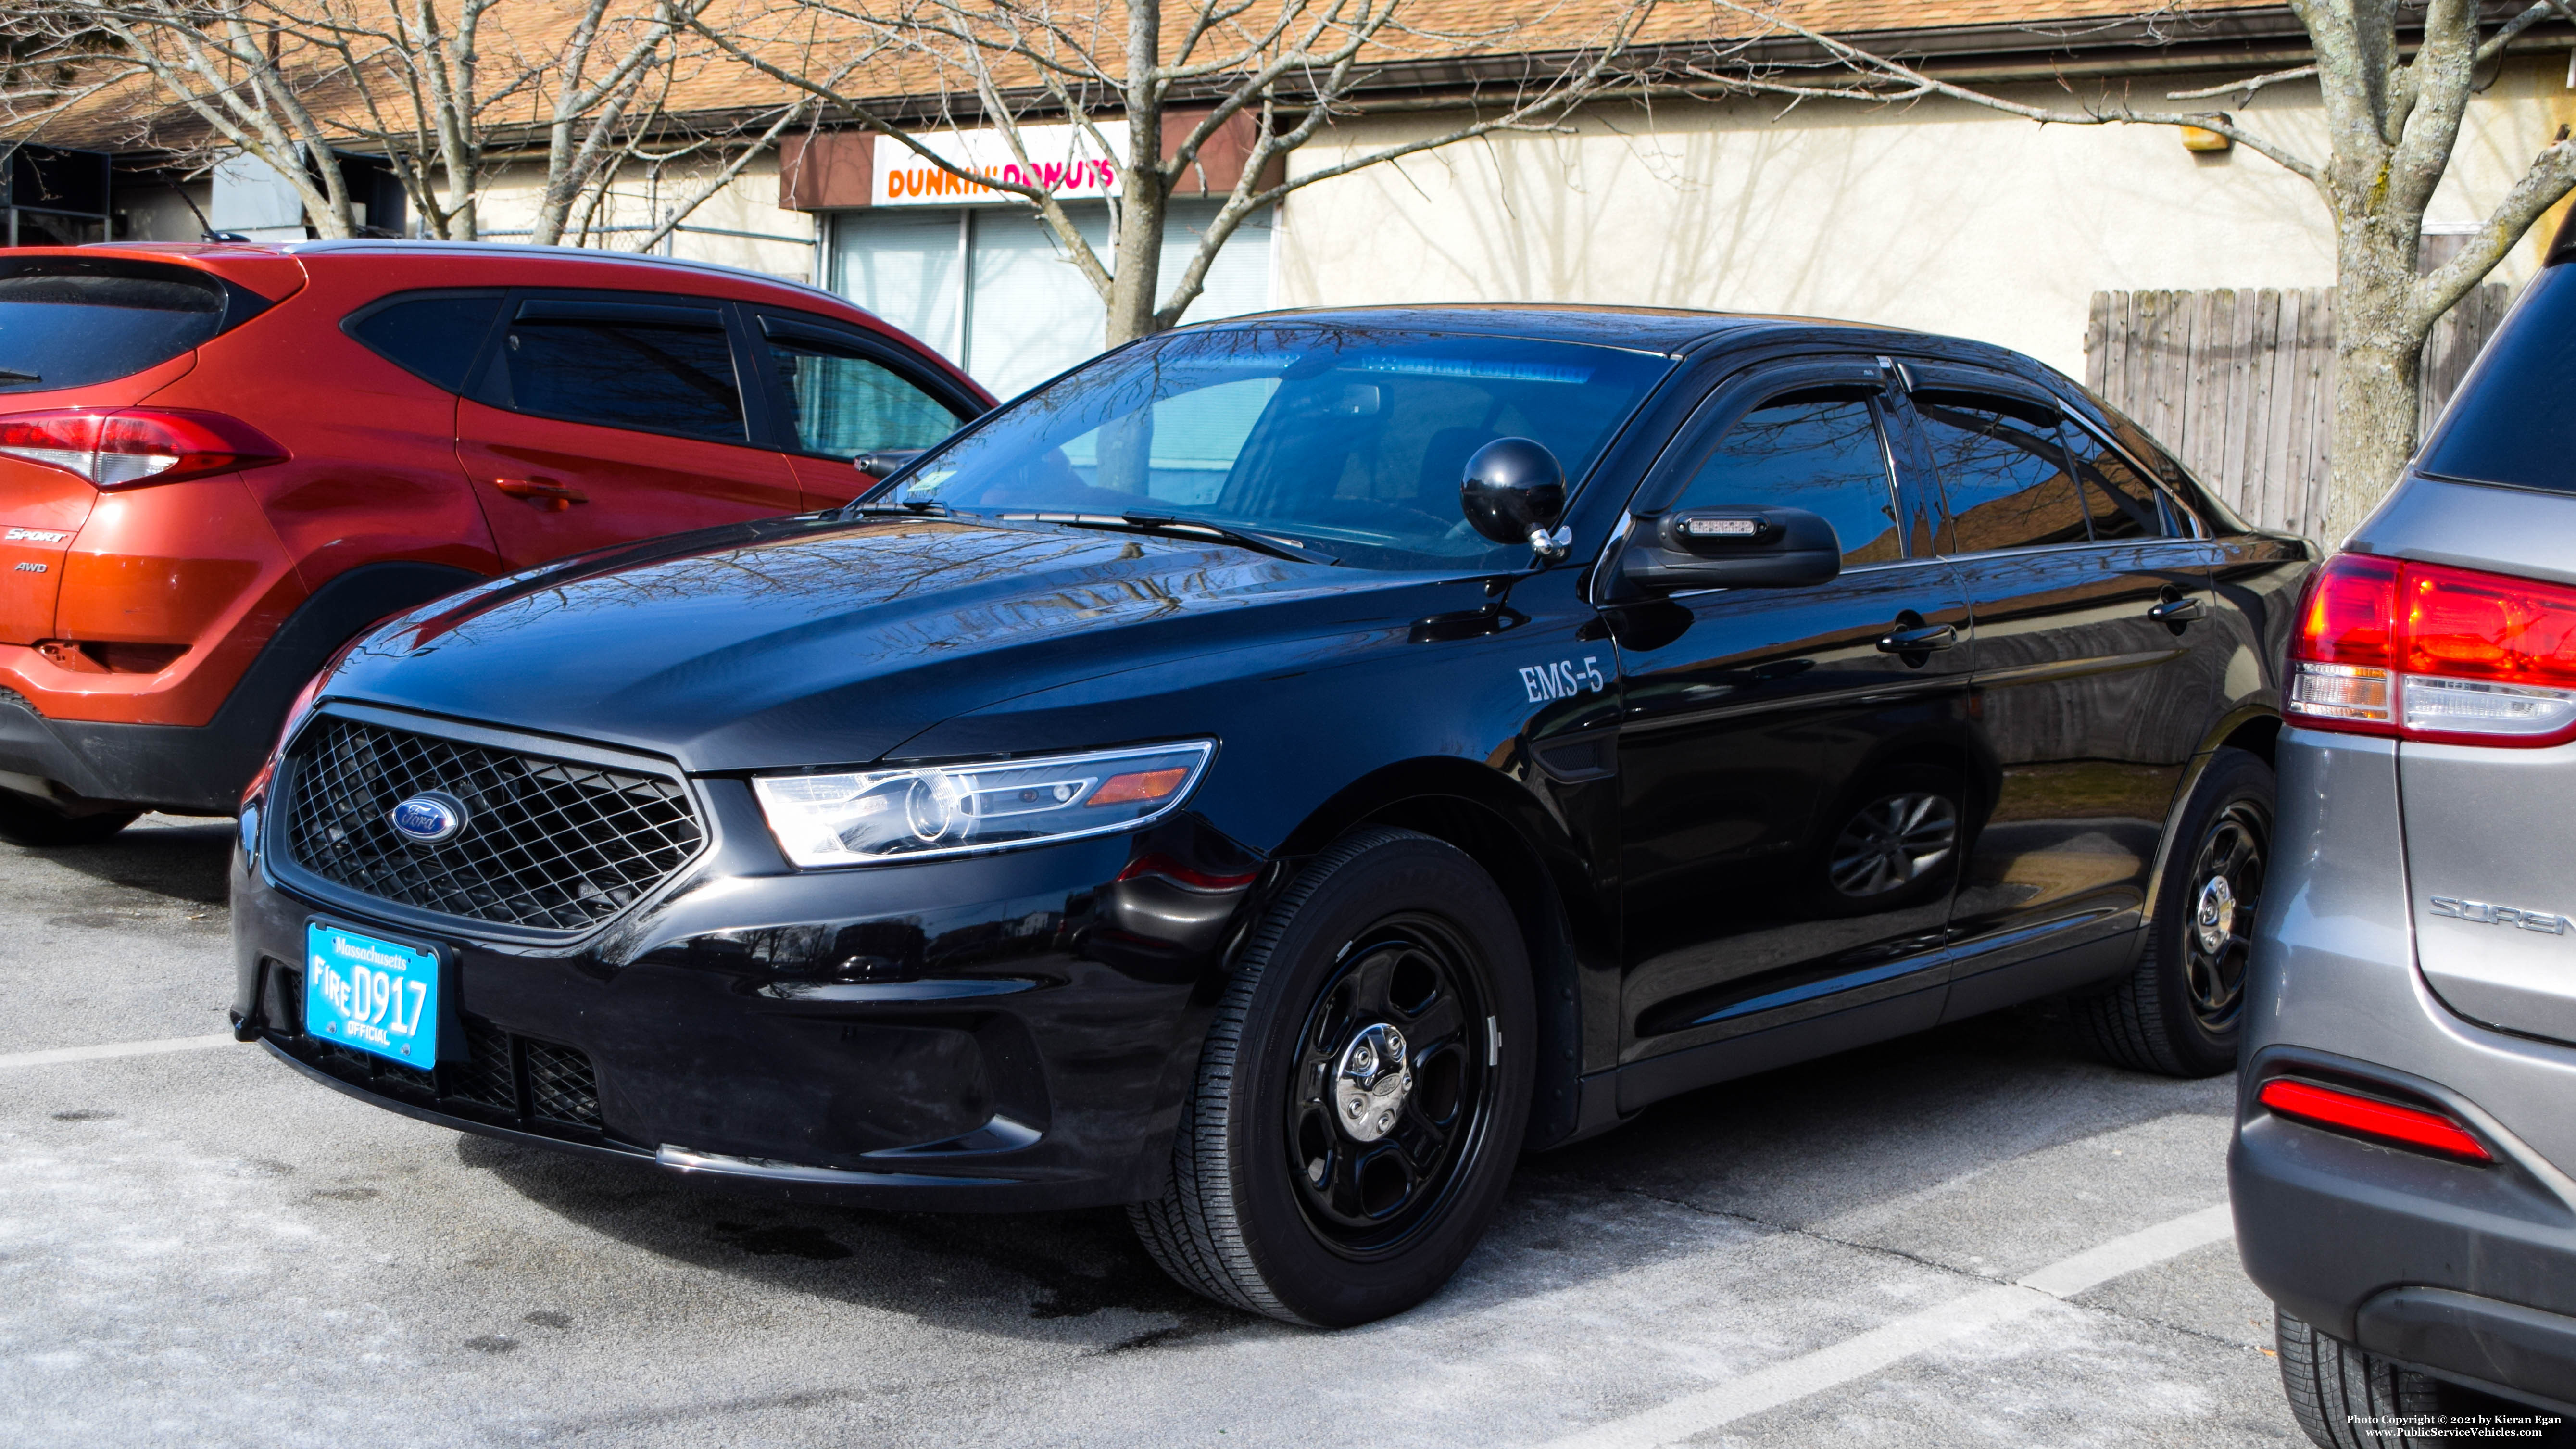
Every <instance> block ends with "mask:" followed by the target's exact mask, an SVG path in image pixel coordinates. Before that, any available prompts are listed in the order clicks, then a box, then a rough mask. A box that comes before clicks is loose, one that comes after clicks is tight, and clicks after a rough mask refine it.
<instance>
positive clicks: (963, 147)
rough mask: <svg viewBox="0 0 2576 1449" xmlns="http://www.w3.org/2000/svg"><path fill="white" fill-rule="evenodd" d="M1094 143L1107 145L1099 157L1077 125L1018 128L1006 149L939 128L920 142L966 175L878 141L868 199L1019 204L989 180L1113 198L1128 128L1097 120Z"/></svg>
mask: <svg viewBox="0 0 2576 1449" xmlns="http://www.w3.org/2000/svg"><path fill="white" fill-rule="evenodd" d="M1099 133H1100V138H1101V139H1102V140H1106V141H1107V142H1108V143H1109V146H1110V154H1106V155H1104V154H1102V152H1101V149H1100V146H1099V144H1098V143H1097V142H1095V141H1094V140H1093V138H1092V136H1091V134H1090V132H1089V131H1088V130H1086V129H1084V128H1081V127H1075V126H1023V127H1021V128H1020V150H1021V152H1022V153H1024V154H1025V155H1026V156H1027V159H1026V160H1025V161H1023V160H1022V159H1021V158H1020V156H1019V155H1014V154H1013V153H1012V151H1011V143H1010V141H1009V139H1008V138H1007V137H1005V136H1004V135H1003V134H1002V133H1001V132H1000V131H998V130H992V131H942V132H934V133H931V134H927V135H924V136H921V137H919V138H918V139H919V140H920V141H921V144H922V145H923V146H924V147H926V148H928V149H929V150H930V151H931V152H933V153H934V154H936V155H938V156H939V157H940V158H941V159H943V160H945V161H947V162H949V163H950V164H951V165H954V166H955V167H956V168H957V171H963V172H965V173H967V174H966V175H964V176H960V175H958V174H957V172H956V171H950V170H948V169H946V168H944V167H940V166H935V165H932V164H931V163H930V162H929V161H928V160H926V159H924V158H923V156H922V155H921V153H920V152H918V151H915V150H913V149H912V148H911V147H910V146H907V145H905V144H903V143H902V142H901V141H898V140H896V139H895V138H893V137H892V136H879V137H877V138H876V155H875V157H874V158H873V159H874V161H875V166H874V168H873V169H874V171H875V173H876V174H875V175H874V176H873V177H872V178H870V181H869V189H870V190H871V191H872V192H873V193H874V194H873V196H872V197H871V200H872V201H873V202H874V203H875V204H876V205H878V206H972V205H975V204H977V203H979V202H983V203H992V202H1011V203H1017V204H1025V203H1023V202H1022V199H1021V197H1020V196H1019V194H1018V193H1016V192H1011V191H1004V190H1002V189H1000V188H999V187H996V186H995V185H993V184H992V183H994V182H996V181H1000V182H1005V183H1008V184H1010V185H1014V186H1035V187H1039V188H1042V189H1043V190H1046V191H1048V192H1051V193H1053V194H1054V195H1056V196H1058V197H1060V198H1062V199H1065V200H1068V201H1070V200H1075V199H1078V198H1087V197H1105V196H1115V195H1117V194H1118V165H1119V163H1118V156H1119V155H1121V154H1123V153H1124V151H1125V150H1126V146H1127V123H1126V122H1124V121H1103V122H1101V123H1100V126H1099Z"/></svg>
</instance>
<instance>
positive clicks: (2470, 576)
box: [2285, 553, 2576, 745]
mask: <svg viewBox="0 0 2576 1449" xmlns="http://www.w3.org/2000/svg"><path fill="white" fill-rule="evenodd" d="M2289 684H2290V689H2289V699H2288V700H2287V701H2286V703H2285V712H2286V713H2287V714H2288V715H2289V717H2290V719H2291V721H2292V722H2293V723H2296V724H2301V725H2306V726H2308V727H2310V728H2312V729H2328V730H2349V731H2354V732H2357V733H2361V734H2377V735H2396V736H2400V737H2402V738H2405V739H2411V740H2446V741H2453V742H2458V743H2464V744H2480V745H2552V744H2558V743H2560V742H2562V741H2564V740H2567V739H2569V738H2576V587H2571V586H2569V585H2566V584H2551V583H2541V582H2539V581H2537V580H2533V579H2519V578H2513V577H2511V576H2509V575H2505V574H2490V573H2480V572H2478V571H2476V570H2473V569H2459V568H2451V567H2448V566H2446V565H2443V564H2428V563H2416V562H2413V561H2412V560H2398V559H2386V558H2375V557H2372V556H2371V555H2369V554H2357V553H2346V554H2337V555H2335V556H2334V557H2333V558H2331V559H2328V560H2326V565H2325V567H2324V568H2322V569H2319V570H2318V571H2317V575H2316V577H2315V578H2313V579H2311V580H2309V582H2308V589H2307V593H2306V595H2305V597H2303V598H2302V599H2301V600H2300V604H2299V632H2298V635H2297V637H2296V638H2294V639H2293V640H2292V641H2291V644H2290V681H2289Z"/></svg>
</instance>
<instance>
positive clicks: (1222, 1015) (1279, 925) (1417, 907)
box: [1129, 827, 1535, 1327]
mask: <svg viewBox="0 0 2576 1449" xmlns="http://www.w3.org/2000/svg"><path fill="white" fill-rule="evenodd" d="M1534 1014H1535V1008H1534V1006H1533V1004H1532V1000H1531V994H1530V980H1529V963H1528V959H1527V954H1526V952H1525V951H1524V950H1523V947H1522V944H1521V938H1520V931H1519V928H1518V926H1517V924H1516V923H1515V921H1514V918H1513V915H1512V909H1511V905H1510V903H1509V902H1508V901H1506V900H1505V899H1504V898H1503V895H1502V892H1501V891H1500V890H1499V889H1497V888H1496V887H1495V885H1494V882H1493V880H1492V879H1491V878H1490V877H1488V876H1487V875H1486V874H1485V873H1484V871H1483V870H1481V869H1479V868H1478V867H1477V865H1476V863H1475V862H1474V861H1472V860H1470V859H1469V858H1468V857H1467V856H1466V855H1465V854H1463V853H1461V852H1460V851H1458V850H1457V849H1456V848H1455V847H1452V846H1450V845H1448V844H1446V843H1444V842H1441V841H1438V840H1434V839H1432V838H1431V837H1429V836H1426V835H1419V834H1415V833H1414V832H1412V831H1406V830H1391V829H1385V828H1378V827H1371V828H1366V829H1362V830H1359V831H1356V832H1354V833H1352V834H1350V835H1348V836H1345V837H1343V838H1342V839H1341V840H1339V841H1336V842H1335V843H1334V844H1333V845H1331V846H1330V847H1328V848H1326V849H1325V850H1324V851H1323V852H1322V853H1321V854H1319V855H1318V856H1316V857H1315V859H1314V860H1313V861H1311V862H1309V863H1308V865H1307V866H1306V868H1305V869H1304V870H1303V871H1302V872H1300V873H1299V875H1298V877H1297V879H1296V881H1295V882H1294V883H1293V884H1292V885H1290V887H1289V888H1288V890H1287V892H1286V894H1285V895H1284V896H1283V897H1282V898H1281V900H1280V901H1279V903H1278V904H1277V905H1276V906H1274V907H1273V908H1272V909H1271V911H1270V914H1269V915H1268V917H1267V918H1266V919H1265V920H1264V921H1263V923H1262V925H1261V926H1260V928H1259V929H1258V930H1256V931H1255V932H1254V934H1253V936H1252V939H1251V940H1250V942H1249V943H1248V944H1247V945H1246V947H1245V949H1244V953H1243V957H1242V959H1241V961H1240V962H1239V964H1238V965H1237V967H1236V971H1235V976H1234V981H1233V984H1232V986H1231V988H1230V989H1229V990H1228V991H1227V993H1226V996H1225V999H1224V1001H1223V1002H1222V1003H1221V1004H1220V1005H1219V1007H1218V1009H1217V1014H1216V1019H1215V1021H1214V1023H1213V1024H1212V1025H1211V1027H1210V1028H1209V1032H1208V1038H1207V1044H1206V1046H1205V1047H1204V1048H1203V1049H1202V1051H1201V1055H1200V1059H1199V1070H1198V1078H1197V1081H1196V1083H1195V1084H1194V1086H1193V1089H1192V1090H1191V1092H1190V1094H1189V1096H1188V1098H1187V1099H1186V1100H1185V1101H1184V1102H1183V1104H1182V1110H1181V1122H1180V1129H1179V1132H1178V1134H1177V1136H1176V1139H1175V1141H1174V1144H1173V1150H1172V1181H1171V1184H1170V1186H1169V1187H1168V1188H1166V1189H1165V1191H1164V1193H1163V1195H1162V1196H1161V1197H1160V1198H1158V1199H1156V1200H1155V1201H1152V1202H1148V1203H1141V1204H1138V1205H1136V1206H1135V1207H1133V1208H1131V1209H1130V1210H1129V1212H1130V1216H1131V1218H1132V1220H1133V1221H1134V1223H1135V1226H1136V1231H1137V1235H1138V1236H1139V1237H1141V1238H1142V1239H1143V1240H1144V1243H1145V1247H1146V1249H1147V1251H1148V1252H1150V1253H1152V1255H1153V1257H1154V1261H1156V1262H1157V1263H1160V1264H1161V1265H1162V1266H1163V1269H1164V1271H1166V1272H1168V1273H1170V1274H1171V1275H1172V1276H1173V1277H1174V1278H1175V1279H1178V1280H1179V1281H1180V1282H1181V1283H1182V1284H1184V1285H1186V1286H1188V1287H1190V1288H1193V1289H1195V1290H1197V1291H1198V1292H1200V1293H1203V1294H1206V1295H1207V1296H1208V1297H1210V1298H1213V1299H1216V1300H1217V1301H1219V1302H1221V1303H1230V1304H1233V1305H1234V1306H1236V1307H1239V1308H1244V1309H1249V1310H1251V1311H1252V1312H1255V1313H1264V1314H1268V1315H1269V1316H1271V1317H1273V1318H1278V1319H1283V1320H1286V1321H1288V1322H1291V1323H1304V1324H1312V1325H1317V1326H1322V1327H1341V1326H1345V1325H1349V1324H1355V1323H1366V1322H1368V1321H1370V1320H1371V1319H1376V1318H1383V1317H1385V1316H1386V1315H1388V1314H1390V1313H1398V1312H1402V1311H1403V1310H1404V1309H1407V1308H1410V1307H1412V1306H1413V1305H1414V1304H1416V1303H1419V1302H1421V1301H1422V1300H1423V1299H1425V1298H1428V1297H1429V1296H1431V1294H1432V1293H1434V1292H1436V1291H1438V1289H1439V1288H1440V1286H1441V1285H1442V1284H1443V1283H1445V1282H1447V1281H1448V1280H1449V1277H1450V1275H1451V1274H1452V1273H1454V1272H1456V1271H1457V1268H1458V1265H1459V1263H1460V1262H1462V1261H1464V1260H1465V1258H1466V1256H1467V1253H1468V1251H1469V1250H1470V1249H1472V1248H1473V1247H1474V1246H1475V1244H1476V1240H1477V1238H1478V1237H1479V1236H1481V1235H1482V1234H1483V1232H1484V1230H1485V1225H1486V1223H1487V1222H1488V1221H1489V1220H1490V1219H1491V1218H1492V1216H1493V1213H1494V1209H1495V1207H1496V1206H1497V1205H1498V1204H1499V1203H1500V1201H1501V1199H1502V1194H1503V1189H1504V1187H1505V1186H1506V1184H1507V1183H1508V1182H1509V1181H1510V1178H1511V1171H1512V1164H1513V1161H1514V1160H1515V1158H1517V1157H1518V1155H1519V1152H1520V1145H1521V1135H1522V1131H1523V1128H1524V1126H1525V1124H1526V1122H1527V1119H1528V1114H1529V1095H1530V1074H1531V1062H1532V1060H1533V1056H1532V1049H1533V1046H1534V1042H1533V1040H1532V1037H1533V1033H1532V1031H1531V1028H1530V1022H1531V1021H1532V1020H1533V1017H1534Z"/></svg>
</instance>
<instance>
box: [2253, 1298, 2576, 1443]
mask: <svg viewBox="0 0 2576 1449" xmlns="http://www.w3.org/2000/svg"><path fill="white" fill-rule="evenodd" d="M2272 1334H2273V1339H2274V1341H2275V1342H2276V1343H2277V1344H2278V1345H2279V1348H2280V1354H2281V1388H2282V1390H2283V1391H2284V1392H2285V1393H2287V1394H2288V1395H2289V1397H2290V1415H2291V1417H2292V1418H2295V1419H2297V1420H2298V1421H2299V1427H2300V1428H2301V1429H2303V1430H2305V1431H2306V1432H2307V1436H2308V1438H2309V1439H2311V1440H2312V1441H2314V1442H2315V1443H2316V1445H2317V1449H2436V1446H2438V1445H2444V1444H2453V1443H2457V1442H2458V1437H2457V1431H2456V1430H2453V1432H2451V1433H2448V1434H2446V1433H2442V1432H2440V1431H2442V1430H2444V1429H2449V1428H2450V1427H2451V1424H2450V1422H2449V1421H2454V1420H2458V1419H2460V1418H2463V1417H2470V1416H2475V1415H2478V1414H2482V1413H2496V1412H2504V1413H2516V1412H2529V1411H2526V1410H2521V1409H2520V1408H2519V1406H2517V1405H2512V1404H2508V1403H2506V1402H2504V1401H2503V1400H2500V1399H2496V1398H2493V1397H2490V1396H2489V1395H2486V1394H2481V1393H2478V1392H2476V1391H2474V1390H2471V1389H2464V1388H2461V1387H2459V1386H2458V1385H2456V1384H2447V1383H2444V1382H2442V1381H2441V1380H2440V1379H2437V1378H2433V1377H2431V1376H2430V1375H2427V1374H2419V1373H2416V1372H2414V1371H2413V1370H2411V1369H2407V1368H2403V1367H2400V1366H2399V1365H2397V1364H2394V1363H2391V1362H2389V1361H2388V1360H2387V1359H2384V1358H2381V1357H2380V1356H2379V1355H2377V1354H2374V1353H2366V1352H2364V1351H2362V1350H2361V1349H2358V1348H2355V1347H2353V1346H2352V1345H2351V1344H2348V1343H2345V1342H2344V1341H2342V1340H2341V1339H2338V1338H2331V1337H2328V1336H2327V1335H2325V1334H2322V1333H2319V1332H2318V1331H2317V1330H2316V1328H2315V1327H2314V1326H2313V1325H2311V1324H2308V1323H2306V1322H2303V1321H2301V1320H2299V1319H2296V1318H2293V1317H2291V1316H2290V1315H2289V1314H2286V1313H2283V1312H2281V1311H2279V1310H2278V1309H2275V1310H2273V1314H2272ZM2400 1419H2405V1420H2411V1421H2413V1422H2414V1423H2415V1424H2417V1425H2420V1426H2421V1427H2422V1428H2423V1429H2425V1430H2426V1431H2428V1432H2425V1433H2420V1434H2416V1433H2408V1432H2406V1430H2405V1429H2404V1428H2402V1427H2400V1426H2399V1425H2398V1423H2397V1422H2396V1421H2397V1420H2400Z"/></svg>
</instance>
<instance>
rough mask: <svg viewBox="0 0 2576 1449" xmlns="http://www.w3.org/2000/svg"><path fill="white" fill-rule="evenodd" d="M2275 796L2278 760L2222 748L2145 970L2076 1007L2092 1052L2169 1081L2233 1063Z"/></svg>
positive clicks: (2204, 776)
mask: <svg viewBox="0 0 2576 1449" xmlns="http://www.w3.org/2000/svg"><path fill="white" fill-rule="evenodd" d="M2272 797H2273V781H2272V767H2271V766H2269V765H2267V764H2265V763H2263V761H2262V760H2261V758H2259V757H2257V756H2255V755H2252V754H2248V753H2247V752H2245V751H2243V750H2239V749H2228V748H2222V749H2220V750H2219V751H2218V752H2217V755H2216V756H2215V757H2214V758H2213V759H2211V761H2210V762H2209V768H2208V769H2206V770H2204V771H2203V772H2202V773H2201V777H2200V783H2199V784H2198V785H2197V786H2196V787H2194V789H2193V791H2192V797H2191V803H2190V806H2189V807H2188V808H2187V809H2185V810H2184V811H2183V816H2182V824H2181V827H2180V828H2179V829H2178V830H2177V831H2176V832H2175V834H2174V839H2173V845H2172V848H2171V849H2170V850H2168V851H2167V852H2166V854H2165V866H2164V875H2163V878H2162V879H2161V880H2160V881H2159V882H2158V885H2157V891H2156V900H2157V903H2158V904H2157V908H2156V919H2155V922H2154V924H2152V925H2151V926H2149V927H2148V929H2147V939H2146V943H2145V945H2144V946H2143V947H2142V948H2141V949H2140V951H2139V952H2138V963H2137V965H2136V966H2135V967H2133V968H2132V969H2131V970H2130V972H2129V974H2128V976H2127V977H2126V978H2124V979H2123V980H2121V981H2120V982H2119V983H2118V984H2117V985H2115V986H2113V987H2112V988H2111V989H2110V990H2108V991H2105V992H2101V993H2098V994H2094V995H2088V996H2080V997H2077V998H2075V999H2073V1000H2071V1001H2069V1002H2068V1003H2067V1018H2068V1020H2069V1021H2070V1022H2071V1023H2072V1024H2073V1025H2074V1028H2075V1037H2076V1041H2077V1042H2078V1043H2079V1044H2080V1045H2082V1046H2083V1048H2084V1049H2085V1050H2086V1051H2087V1052H2089V1053H2091V1054H2092V1055H2094V1056H2096V1057H2099V1058H2101V1059H2102V1060H2103V1061H2106V1062H2110V1063H2112V1064H2113V1065H2115V1066H2123V1067H2128V1068H2131V1069H2132V1070H2135V1071H2141V1072H2158V1073H2161V1074H2163V1075H2165V1076H2169V1077H2214V1076H2216V1075H2218V1074H2219V1073H2220V1072H2224V1071H2228V1070H2230V1069H2232V1068H2233V1067H2234V1066H2235V1065H2236V1045H2237V1041H2238V1039H2239V1038H2240V1037H2241V1036H2242V1035H2243V1025H2244V1016H2245V965H2246V960H2247V957H2248V956H2249V955H2250V954H2251V951H2252V946H2253V931H2254V912H2255V910H2256V909H2257V908H2258V907H2259V906H2260V905H2261V902H2262V888H2263V877H2264V875H2265V873H2266V871H2267V869H2268V867H2269V865H2270V863H2271V850H2272ZM2213 879H2224V880H2226V881H2227V882H2228V887H2227V890H2226V892H2225V893H2224V896H2223V897H2220V896H2217V895H2213V894H2210V889H2211V888H2210V882H2211V881H2212V880H2213ZM2204 906H2206V907H2209V908H2210V910H2211V911H2212V913H2213V914H2212V916H2211V919H2209V920H2207V921H2204V920H2202V919H2201V915H2202V911H2203V908H2204ZM2213 943H2214V944H2213Z"/></svg>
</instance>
